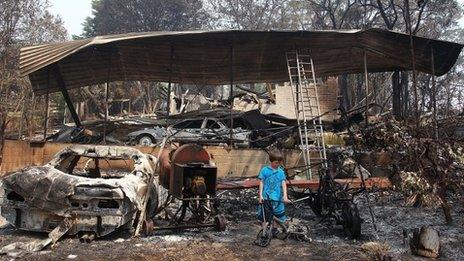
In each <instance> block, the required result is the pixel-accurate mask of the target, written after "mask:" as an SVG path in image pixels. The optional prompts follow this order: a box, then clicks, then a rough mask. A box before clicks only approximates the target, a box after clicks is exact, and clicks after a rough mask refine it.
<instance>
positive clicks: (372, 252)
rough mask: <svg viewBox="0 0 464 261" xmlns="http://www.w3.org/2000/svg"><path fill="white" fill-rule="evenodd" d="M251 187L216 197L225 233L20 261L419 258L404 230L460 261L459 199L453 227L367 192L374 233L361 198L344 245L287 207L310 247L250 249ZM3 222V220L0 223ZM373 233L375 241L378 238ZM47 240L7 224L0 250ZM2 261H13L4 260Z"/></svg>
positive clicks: (434, 214) (163, 237)
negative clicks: (425, 235)
mask: <svg viewBox="0 0 464 261" xmlns="http://www.w3.org/2000/svg"><path fill="white" fill-rule="evenodd" d="M256 194H257V193H256V190H242V191H233V192H226V193H224V194H222V195H221V199H222V203H221V207H220V210H221V212H222V213H223V214H224V215H225V216H226V218H227V219H228V227H227V230H226V231H224V232H216V231H213V230H211V229H203V230H190V231H184V232H182V233H177V234H174V233H172V234H157V235H154V236H150V237H142V238H131V234H130V233H129V232H127V231H117V232H115V233H112V234H111V235H110V236H107V237H105V238H101V239H99V240H96V241H94V242H92V243H90V244H86V243H80V242H79V240H78V239H77V238H74V237H65V238H63V239H61V240H60V241H59V242H57V244H55V245H54V246H52V247H49V248H47V249H45V250H44V251H41V252H38V253H34V254H29V255H26V256H25V257H22V259H24V260H65V259H66V260H67V259H75V260H109V259H118V260H160V259H162V260H248V259H262V260H264V259H272V260H274V259H280V260H294V259H307V260H337V259H338V260H372V259H376V258H382V257H383V258H385V257H386V258H392V259H393V260H400V259H401V260H421V259H420V258H418V257H415V256H412V255H411V254H410V252H409V247H408V246H406V245H404V244H403V234H402V230H403V229H412V228H418V227H420V226H423V225H427V226H433V228H435V229H437V230H438V231H439V233H440V237H441V244H442V248H441V249H442V250H441V257H443V259H447V260H462V259H464V235H463V232H464V230H463V222H464V217H463V214H464V213H463V212H464V211H463V202H462V200H461V201H458V200H455V201H453V202H452V205H453V214H454V215H453V217H454V218H455V222H454V224H453V225H451V226H446V225H444V218H443V215H442V212H441V209H432V208H427V209H419V208H412V207H404V206H403V200H402V197H401V196H400V195H398V194H396V193H386V192H385V193H382V194H379V193H377V194H372V195H371V197H370V199H371V205H372V209H373V212H374V214H375V217H376V221H377V222H376V224H377V227H378V231H377V233H375V231H374V229H373V226H372V222H371V218H370V215H369V211H368V208H367V207H366V205H367V204H366V200H365V198H364V197H363V196H360V197H359V198H358V199H357V203H358V206H359V209H360V213H361V215H362V217H363V219H364V220H365V222H364V223H363V228H362V229H363V236H362V237H361V239H359V240H348V239H346V238H345V237H344V235H343V230H342V228H341V227H339V226H336V225H334V224H329V223H324V224H316V223H317V221H318V220H317V218H316V217H315V216H314V214H313V213H312V212H311V210H310V209H309V207H307V206H299V208H298V209H296V208H294V207H291V206H289V207H288V215H289V216H290V217H293V218H294V219H293V222H294V223H296V224H304V225H308V226H310V229H311V232H310V233H311V237H312V239H313V242H311V243H308V242H298V241H295V240H291V239H287V240H285V241H281V240H278V239H273V240H272V242H271V245H270V246H269V247H267V248H261V247H258V246H256V245H254V244H253V241H254V239H255V237H256V234H257V232H258V231H259V223H258V222H257V221H256V206H257V204H256V202H257V199H256ZM1 223H2V221H1V220H0V225H1ZM376 234H378V239H377V237H376ZM37 238H44V234H40V233H30V232H23V231H16V230H14V229H13V228H12V227H11V226H8V225H6V227H4V228H3V229H1V230H0V247H3V246H5V245H7V244H10V243H12V242H29V241H31V240H33V239H37ZM0 258H1V259H2V260H11V258H12V257H8V256H1V257H0Z"/></svg>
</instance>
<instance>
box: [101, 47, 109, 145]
mask: <svg viewBox="0 0 464 261" xmlns="http://www.w3.org/2000/svg"><path fill="white" fill-rule="evenodd" d="M110 77H111V55H110V57H109V59H108V73H107V75H106V83H105V124H103V144H106V132H107V130H108V117H109V114H110V111H109V105H108V98H109V89H110Z"/></svg>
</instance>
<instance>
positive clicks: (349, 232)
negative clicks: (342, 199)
mask: <svg viewBox="0 0 464 261" xmlns="http://www.w3.org/2000/svg"><path fill="white" fill-rule="evenodd" d="M342 222H343V229H344V230H345V235H346V236H347V237H348V238H349V239H355V238H359V237H360V236H361V217H360V216H359V211H358V207H357V206H356V204H355V203H352V202H350V203H343V205H342Z"/></svg>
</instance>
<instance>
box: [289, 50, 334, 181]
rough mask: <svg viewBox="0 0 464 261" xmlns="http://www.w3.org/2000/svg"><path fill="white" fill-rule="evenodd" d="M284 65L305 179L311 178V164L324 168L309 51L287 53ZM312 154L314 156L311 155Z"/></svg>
mask: <svg viewBox="0 0 464 261" xmlns="http://www.w3.org/2000/svg"><path fill="white" fill-rule="evenodd" d="M286 56H287V68H288V75H289V78H290V85H291V88H292V97H293V105H294V106H295V114H296V115H295V116H296V119H297V123H298V131H299V134H300V142H301V151H302V154H303V159H304V163H305V166H306V167H305V169H306V170H305V174H306V178H308V179H312V170H311V167H312V165H314V164H317V163H320V164H321V167H323V168H325V169H327V156H326V150H325V143H324V138H323V137H324V129H323V127H322V121H321V117H320V116H321V108H320V105H319V97H318V93H317V82H316V75H315V72H314V64H313V59H312V58H311V56H310V55H309V53H308V54H307V53H305V54H303V53H302V52H301V51H299V50H297V51H292V52H287V53H286ZM314 154H316V155H317V156H316V157H311V156H312V155H314Z"/></svg>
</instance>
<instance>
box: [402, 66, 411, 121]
mask: <svg viewBox="0 0 464 261" xmlns="http://www.w3.org/2000/svg"><path fill="white" fill-rule="evenodd" d="M400 76H401V77H400V86H401V90H402V91H403V97H402V98H403V99H402V101H401V103H402V107H403V117H405V118H407V117H408V116H409V75H408V72H401V74H400Z"/></svg>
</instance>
